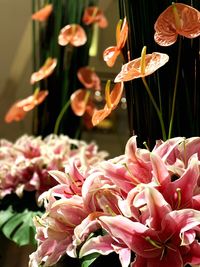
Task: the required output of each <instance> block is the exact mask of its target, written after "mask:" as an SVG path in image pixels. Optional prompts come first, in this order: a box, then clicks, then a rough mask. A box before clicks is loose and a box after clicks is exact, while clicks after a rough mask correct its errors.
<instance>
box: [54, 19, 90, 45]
mask: <svg viewBox="0 0 200 267" xmlns="http://www.w3.org/2000/svg"><path fill="white" fill-rule="evenodd" d="M86 41H87V36H86V33H85V30H84V29H83V28H82V27H81V26H80V25H79V24H69V25H66V26H65V27H64V28H62V29H61V31H60V34H59V36H58V44H59V45H62V46H65V45H68V44H71V45H72V46H76V47H77V46H81V45H84V44H85V43H86Z"/></svg>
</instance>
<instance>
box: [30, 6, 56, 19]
mask: <svg viewBox="0 0 200 267" xmlns="http://www.w3.org/2000/svg"><path fill="white" fill-rule="evenodd" d="M52 11H53V5H52V4H48V5H46V6H45V7H43V8H42V9H40V10H38V11H37V12H35V13H34V14H32V19H33V20H38V21H46V20H47V19H48V17H49V16H50V15H51V13H52Z"/></svg>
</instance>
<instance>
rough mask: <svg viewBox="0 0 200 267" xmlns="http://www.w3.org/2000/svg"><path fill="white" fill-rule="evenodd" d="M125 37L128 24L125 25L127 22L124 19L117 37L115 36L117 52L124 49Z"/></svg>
mask: <svg viewBox="0 0 200 267" xmlns="http://www.w3.org/2000/svg"><path fill="white" fill-rule="evenodd" d="M127 37H128V24H127V20H126V17H125V18H124V20H123V24H122V27H121V30H120V33H119V36H117V48H118V49H119V50H121V49H122V48H123V47H124V45H125V43H126V40H127Z"/></svg>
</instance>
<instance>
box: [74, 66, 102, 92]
mask: <svg viewBox="0 0 200 267" xmlns="http://www.w3.org/2000/svg"><path fill="white" fill-rule="evenodd" d="M77 76H78V79H79V81H80V82H81V83H82V84H83V85H84V87H85V88H87V89H94V90H100V88H101V81H100V78H99V76H98V75H97V74H96V73H95V72H94V71H93V70H92V69H91V68H90V67H81V68H80V69H79V70H78V72H77Z"/></svg>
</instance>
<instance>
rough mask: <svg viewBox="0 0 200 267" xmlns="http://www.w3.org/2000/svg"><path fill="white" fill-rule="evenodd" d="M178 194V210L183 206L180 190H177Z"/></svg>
mask: <svg viewBox="0 0 200 267" xmlns="http://www.w3.org/2000/svg"><path fill="white" fill-rule="evenodd" d="M176 193H177V203H178V204H177V209H179V208H180V206H181V189H180V188H176Z"/></svg>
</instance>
